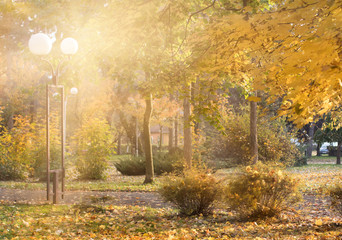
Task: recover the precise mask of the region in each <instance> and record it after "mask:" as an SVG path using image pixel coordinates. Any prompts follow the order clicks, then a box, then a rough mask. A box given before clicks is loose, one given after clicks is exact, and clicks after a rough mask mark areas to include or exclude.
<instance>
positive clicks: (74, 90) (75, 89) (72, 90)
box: [70, 87, 78, 95]
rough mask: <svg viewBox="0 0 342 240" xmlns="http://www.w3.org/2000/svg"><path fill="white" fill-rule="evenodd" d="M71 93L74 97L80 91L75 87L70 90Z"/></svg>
mask: <svg viewBox="0 0 342 240" xmlns="http://www.w3.org/2000/svg"><path fill="white" fill-rule="evenodd" d="M70 93H71V94H72V95H76V94H77V93H78V89H77V88H75V87H73V88H71V89H70Z"/></svg>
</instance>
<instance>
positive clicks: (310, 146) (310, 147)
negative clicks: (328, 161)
mask: <svg viewBox="0 0 342 240" xmlns="http://www.w3.org/2000/svg"><path fill="white" fill-rule="evenodd" d="M314 130H315V126H314V124H313V123H310V126H309V141H308V147H307V149H306V156H308V157H312V150H313V136H314Z"/></svg>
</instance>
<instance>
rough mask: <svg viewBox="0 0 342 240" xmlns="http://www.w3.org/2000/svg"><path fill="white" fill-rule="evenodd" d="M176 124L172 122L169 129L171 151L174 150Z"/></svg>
mask: <svg viewBox="0 0 342 240" xmlns="http://www.w3.org/2000/svg"><path fill="white" fill-rule="evenodd" d="M173 126H174V122H173V119H172V120H171V127H169V151H170V150H171V149H172V148H173V130H174V128H173Z"/></svg>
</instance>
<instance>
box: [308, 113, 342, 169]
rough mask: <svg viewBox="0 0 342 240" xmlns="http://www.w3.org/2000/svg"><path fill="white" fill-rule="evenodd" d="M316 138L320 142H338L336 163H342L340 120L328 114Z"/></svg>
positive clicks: (341, 129)
mask: <svg viewBox="0 0 342 240" xmlns="http://www.w3.org/2000/svg"><path fill="white" fill-rule="evenodd" d="M314 139H315V141H317V142H320V143H323V142H330V143H331V142H337V152H336V164H341V151H342V128H341V127H340V122H339V121H338V120H334V119H333V118H332V115H331V114H327V116H326V118H325V119H324V123H323V126H322V128H320V129H318V130H317V131H316V133H315V136H314Z"/></svg>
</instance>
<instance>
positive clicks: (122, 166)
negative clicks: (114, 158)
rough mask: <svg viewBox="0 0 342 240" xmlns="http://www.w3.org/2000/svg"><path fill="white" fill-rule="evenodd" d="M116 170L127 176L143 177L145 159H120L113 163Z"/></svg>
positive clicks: (130, 157) (129, 157)
mask: <svg viewBox="0 0 342 240" xmlns="http://www.w3.org/2000/svg"><path fill="white" fill-rule="evenodd" d="M114 166H115V167H116V169H117V170H118V171H119V172H120V173H121V174H122V175H127V176H139V175H145V158H144V157H136V156H132V155H130V156H127V157H124V158H120V159H119V161H118V162H115V163H114Z"/></svg>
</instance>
